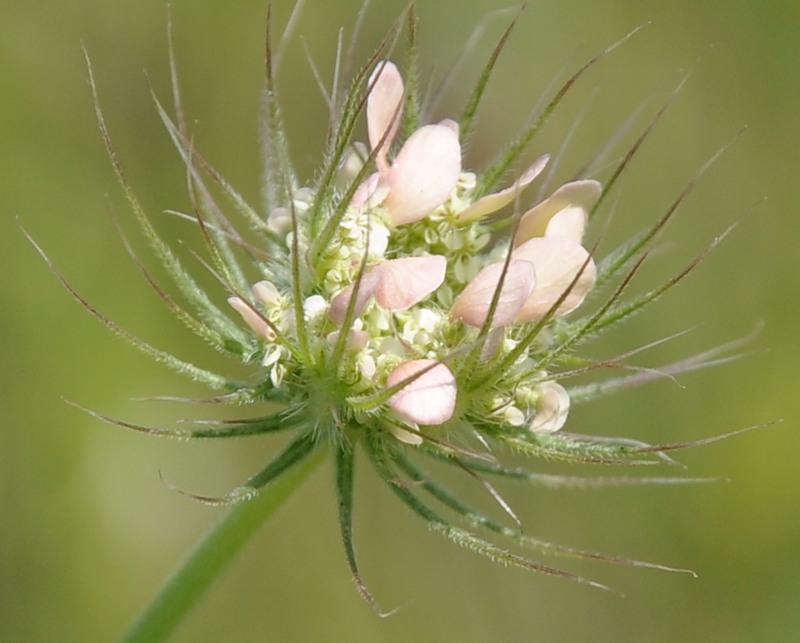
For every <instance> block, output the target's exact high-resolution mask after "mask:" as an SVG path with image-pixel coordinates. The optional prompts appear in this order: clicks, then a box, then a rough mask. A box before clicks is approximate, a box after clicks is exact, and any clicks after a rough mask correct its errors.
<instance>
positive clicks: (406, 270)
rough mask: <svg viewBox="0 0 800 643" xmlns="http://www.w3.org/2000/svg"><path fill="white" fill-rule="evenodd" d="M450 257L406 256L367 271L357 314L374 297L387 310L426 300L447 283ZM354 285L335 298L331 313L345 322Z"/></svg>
mask: <svg viewBox="0 0 800 643" xmlns="http://www.w3.org/2000/svg"><path fill="white" fill-rule="evenodd" d="M446 269H447V260H446V259H445V258H444V257H443V256H441V255H427V256H423V257H403V258H401V259H390V260H389V261H384V262H382V263H379V264H378V265H376V266H375V267H373V268H371V269H370V270H368V271H366V272H365V273H364V276H363V277H362V278H361V281H360V282H359V284H358V294H357V295H356V303H355V308H354V311H355V316H356V317H357V316H358V315H360V314H361V312H362V311H363V310H364V307H365V306H366V305H367V302H368V301H369V299H370V297H373V296H374V297H375V300H376V301H377V302H378V305H379V306H380V307H381V308H383V309H384V310H388V311H390V312H395V311H398V310H405V309H407V308H410V307H411V306H413V305H414V304H416V303H418V302H420V301H422V300H423V299H425V297H427V296H428V295H430V294H431V293H432V292H433V291H434V290H436V289H437V288H438V287H439V286H441V285H442V283H443V282H444V277H445V270H446ZM354 290H355V284H350V285H349V286H347V288H345V289H344V290H342V291H341V292H339V293H338V294H337V295H336V296H335V297H334V298H333V300H332V301H331V305H330V308H329V309H328V315H329V316H330V317H331V319H333V320H334V321H335V322H338V323H342V322H343V321H344V318H345V314H346V312H347V307H348V305H349V304H350V300H351V299H352V297H353V292H354Z"/></svg>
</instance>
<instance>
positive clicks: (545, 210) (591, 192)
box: [514, 179, 603, 245]
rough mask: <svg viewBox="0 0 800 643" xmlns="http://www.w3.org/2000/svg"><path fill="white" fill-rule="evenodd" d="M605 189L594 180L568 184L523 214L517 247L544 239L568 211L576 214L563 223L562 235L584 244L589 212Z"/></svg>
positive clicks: (516, 239)
mask: <svg viewBox="0 0 800 643" xmlns="http://www.w3.org/2000/svg"><path fill="white" fill-rule="evenodd" d="M602 189H603V188H602V186H601V185H600V183H599V182H597V181H594V180H591V179H589V180H585V181H573V182H572V183H565V184H564V185H562V186H561V187H560V188H558V189H557V190H556V191H555V192H553V194H551V195H550V196H549V197H547V198H546V199H545V200H544V201H542V202H541V203H539V204H537V205H535V206H534V207H533V208H531V209H530V210H528V211H527V212H526V213H525V214H523V215H522V220H521V221H520V225H519V230H517V236H516V238H515V240H514V242H515V244H516V245H520V244H522V243H525V242H526V241H527V240H528V239H531V238H533V237H543V236H544V235H545V232H547V226H548V224H549V223H550V221H551V219H553V218H554V217H555V216H556V215H557V214H558V213H559V212H561V211H562V210H566V209H570V210H572V213H571V214H570V215H569V217H568V218H565V220H564V221H563V222H562V223H563V224H565V225H562V226H561V227H560V233H561V234H563V235H564V236H567V237H568V238H570V239H571V240H572V241H574V242H575V243H580V242H581V239H582V238H583V231H584V228H585V227H586V219H587V217H588V215H589V211H590V210H591V209H592V208H593V207H594V206H595V204H596V203H597V200H598V199H599V198H600V193H601V192H602ZM567 221H568V223H567ZM549 234H552V233H549Z"/></svg>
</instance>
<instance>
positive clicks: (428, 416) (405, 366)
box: [386, 359, 456, 424]
mask: <svg viewBox="0 0 800 643" xmlns="http://www.w3.org/2000/svg"><path fill="white" fill-rule="evenodd" d="M426 368H429V369H430V370H428V371H426V372H424V373H422V374H421V375H419V377H417V378H416V379H414V380H412V381H411V382H409V383H408V384H406V386H404V387H403V388H402V389H400V390H399V391H398V392H397V393H395V394H394V395H392V397H391V398H389V406H390V407H392V409H393V410H394V411H395V413H397V414H398V415H399V416H400V417H402V418H403V419H405V420H408V421H409V422H413V423H415V424H442V423H443V422H446V421H447V420H449V419H450V418H451V417H453V412H454V411H455V408H456V378H455V376H454V375H453V373H452V372H451V371H450V369H449V368H447V366H445V365H444V364H442V363H440V362H439V363H437V362H436V360H432V359H415V360H411V361H409V362H404V363H402V364H400V365H399V366H397V367H396V368H395V369H394V370H393V371H392V372H391V373H389V377H388V378H387V380H386V385H387V386H389V387H392V386H395V385H396V384H399V383H400V382H402V381H404V380H405V379H407V378H409V377H412V376H414V375H416V374H417V373H420V372H422V371H424V370H425V369H426Z"/></svg>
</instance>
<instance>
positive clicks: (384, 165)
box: [353, 61, 461, 225]
mask: <svg viewBox="0 0 800 643" xmlns="http://www.w3.org/2000/svg"><path fill="white" fill-rule="evenodd" d="M370 86H371V87H372V90H371V91H370V94H369V97H368V98H367V131H368V136H369V142H370V145H371V146H372V148H373V149H374V150H377V151H376V154H375V164H376V166H377V168H378V171H377V172H376V173H375V174H373V175H372V176H370V177H369V178H367V180H366V181H365V182H364V184H362V186H360V188H359V190H358V191H357V193H356V195H355V196H354V198H353V206H354V207H361V206H362V205H369V206H377V205H382V206H383V207H384V208H385V209H386V212H387V214H388V215H389V219H390V221H391V222H392V223H393V224H394V225H404V224H407V223H413V222H415V221H419V220H420V219H422V218H424V217H425V216H427V215H428V214H430V212H431V211H433V210H435V209H436V208H437V207H439V206H440V205H442V204H443V203H444V202H445V201H447V200H448V199H449V198H450V195H451V194H452V192H453V190H454V189H455V187H456V183H457V182H458V178H459V176H460V174H461V144H460V143H459V140H458V125H457V124H456V123H455V122H454V121H451V120H445V121H442V122H441V123H439V124H436V125H425V126H423V127H421V128H419V129H418V130H417V131H416V132H414V133H413V134H412V135H411V136H409V137H408V140H406V142H405V144H404V145H403V146H402V148H400V152H399V153H398V154H397V157H396V158H395V159H394V161H393V162H391V163H389V161H388V160H387V151H388V149H389V148H390V146H391V144H392V143H393V142H394V138H395V136H396V135H397V130H398V127H399V123H400V117H401V115H402V106H403V95H404V88H403V80H402V78H401V77H400V72H399V71H398V70H397V67H396V66H395V65H394V63H392V62H389V61H384V62H382V63H379V64H378V66H377V68H376V69H375V71H374V72H373V74H372V77H371V78H370ZM381 141H383V142H381Z"/></svg>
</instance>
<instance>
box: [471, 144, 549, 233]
mask: <svg viewBox="0 0 800 643" xmlns="http://www.w3.org/2000/svg"><path fill="white" fill-rule="evenodd" d="M549 160H550V156H549V155H547V154H545V155H544V156H542V157H541V158H539V159H537V160H536V162H535V163H534V164H533V165H531V166H530V167H529V168H528V169H527V170H525V172H523V173H522V175H521V176H520V177H519V178H518V179H517V180H516V181H514V184H513V185H511V186H509V187H507V188H506V189H505V190H500V191H499V192H494V193H493V194H487V195H486V196H484V197H481V198H480V199H478V200H477V201H475V203H473V204H472V205H471V206H469V207H468V208H465V209H464V210H462V211H461V212H459V213H458V217H457V218H458V220H459V221H472V220H473V219H479V218H480V217H484V216H486V215H487V214H491V213H492V212H497V211H498V210H499V209H500V208H503V207H505V206H507V205H508V204H509V203H511V202H512V201H513V200H514V199H516V198H517V195H518V194H519V193H520V192H522V190H524V189H525V188H526V187H528V185H530V184H531V183H532V182H533V180H534V179H535V178H536V177H537V176H539V174H541V173H542V170H544V168H545V166H546V165H547V162H548V161H549Z"/></svg>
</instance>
